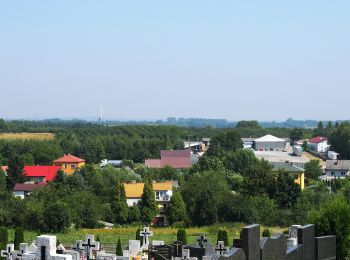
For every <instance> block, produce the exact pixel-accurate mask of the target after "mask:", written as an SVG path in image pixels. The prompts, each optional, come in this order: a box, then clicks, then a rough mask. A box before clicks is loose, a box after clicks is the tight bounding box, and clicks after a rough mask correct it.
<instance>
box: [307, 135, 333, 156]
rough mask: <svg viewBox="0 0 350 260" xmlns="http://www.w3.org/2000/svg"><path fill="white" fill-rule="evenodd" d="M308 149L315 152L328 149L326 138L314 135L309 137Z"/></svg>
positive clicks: (322, 151)
mask: <svg viewBox="0 0 350 260" xmlns="http://www.w3.org/2000/svg"><path fill="white" fill-rule="evenodd" d="M308 145H309V149H310V150H311V151H314V152H317V153H326V152H327V151H328V149H329V146H330V145H328V139H327V137H324V136H316V137H313V138H311V139H309V142H308Z"/></svg>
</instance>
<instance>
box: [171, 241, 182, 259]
mask: <svg viewBox="0 0 350 260" xmlns="http://www.w3.org/2000/svg"><path fill="white" fill-rule="evenodd" d="M173 252H174V257H182V242H181V241H175V242H174V250H173Z"/></svg>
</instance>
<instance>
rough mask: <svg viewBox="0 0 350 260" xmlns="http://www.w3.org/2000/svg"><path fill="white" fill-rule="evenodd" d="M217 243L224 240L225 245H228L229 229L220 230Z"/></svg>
mask: <svg viewBox="0 0 350 260" xmlns="http://www.w3.org/2000/svg"><path fill="white" fill-rule="evenodd" d="M216 241H217V242H216V244H218V243H219V241H224V245H225V246H228V245H229V244H228V235H227V231H226V230H224V229H220V230H218V237H217V240H216Z"/></svg>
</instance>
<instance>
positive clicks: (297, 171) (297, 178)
mask: <svg viewBox="0 0 350 260" xmlns="http://www.w3.org/2000/svg"><path fill="white" fill-rule="evenodd" d="M271 165H272V166H273V168H272V173H274V174H276V173H278V171H280V170H282V171H285V172H287V173H288V174H289V175H290V176H292V177H294V182H295V183H296V184H298V185H299V186H300V188H301V190H303V189H304V188H305V181H304V177H305V174H304V172H305V170H304V169H303V168H301V167H298V166H295V165H292V164H290V163H286V162H271Z"/></svg>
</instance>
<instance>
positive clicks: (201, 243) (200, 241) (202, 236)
mask: <svg viewBox="0 0 350 260" xmlns="http://www.w3.org/2000/svg"><path fill="white" fill-rule="evenodd" d="M197 242H198V245H199V246H200V247H202V248H203V247H204V243H207V242H208V239H206V238H205V234H204V233H203V234H200V235H199V238H198V239H197Z"/></svg>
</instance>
